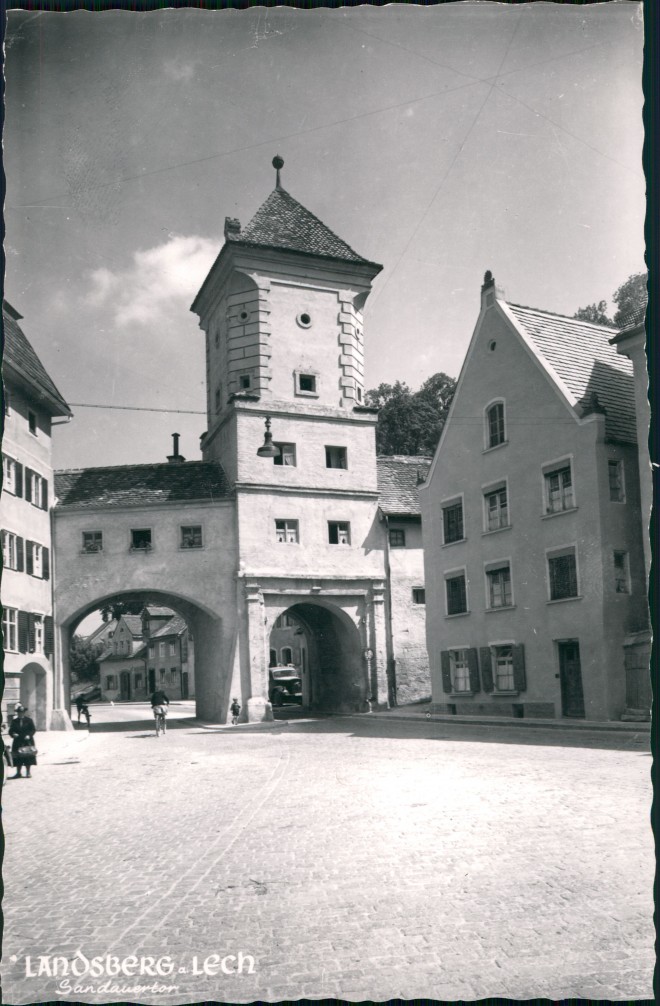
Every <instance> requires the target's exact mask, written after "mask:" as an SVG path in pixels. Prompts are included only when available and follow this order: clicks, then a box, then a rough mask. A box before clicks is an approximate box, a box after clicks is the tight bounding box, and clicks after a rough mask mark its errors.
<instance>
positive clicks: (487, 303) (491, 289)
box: [481, 269, 504, 310]
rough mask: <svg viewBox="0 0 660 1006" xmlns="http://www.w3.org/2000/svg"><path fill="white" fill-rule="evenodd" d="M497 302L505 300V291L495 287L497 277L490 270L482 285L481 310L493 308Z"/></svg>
mask: <svg viewBox="0 0 660 1006" xmlns="http://www.w3.org/2000/svg"><path fill="white" fill-rule="evenodd" d="M496 300H504V290H502V289H500V287H499V286H495V277H494V276H493V274H492V272H491V271H490V269H488V270H487V271H486V273H485V275H484V281H483V283H482V285H481V309H482V310H484V308H487V307H492V306H493V304H494V303H495V301H496Z"/></svg>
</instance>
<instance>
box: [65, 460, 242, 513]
mask: <svg viewBox="0 0 660 1006" xmlns="http://www.w3.org/2000/svg"><path fill="white" fill-rule="evenodd" d="M55 495H56V497H57V503H56V508H57V509H62V508H64V507H84V508H89V509H92V508H97V509H100V508H106V507H123V506H132V505H136V504H152V503H179V502H184V501H191V500H197V501H202V500H203V501H216V502H217V501H219V500H225V499H228V498H229V496H230V488H229V483H228V482H227V478H226V476H225V473H224V471H223V469H222V467H221V466H220V465H217V464H213V463H211V462H208V461H184V462H182V463H181V464H174V465H172V464H169V463H167V462H166V463H162V464H155V465H118V466H116V467H112V468H73V469H72V468H69V469H65V470H63V471H57V472H55Z"/></svg>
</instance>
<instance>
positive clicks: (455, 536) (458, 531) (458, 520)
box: [442, 503, 463, 545]
mask: <svg viewBox="0 0 660 1006" xmlns="http://www.w3.org/2000/svg"><path fill="white" fill-rule="evenodd" d="M442 516H443V521H444V533H445V544H446V545H448V544H449V542H452V541H461V540H462V538H463V504H462V503H453V504H452V505H451V506H446V507H444V509H443V511H442Z"/></svg>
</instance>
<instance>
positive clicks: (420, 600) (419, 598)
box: [412, 587, 426, 604]
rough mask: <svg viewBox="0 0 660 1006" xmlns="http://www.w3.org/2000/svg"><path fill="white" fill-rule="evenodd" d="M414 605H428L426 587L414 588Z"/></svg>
mask: <svg viewBox="0 0 660 1006" xmlns="http://www.w3.org/2000/svg"><path fill="white" fill-rule="evenodd" d="M412 599H413V604H426V591H425V589H424V587H413V590H412Z"/></svg>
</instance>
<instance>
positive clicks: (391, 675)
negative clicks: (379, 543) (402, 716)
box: [383, 514, 397, 706]
mask: <svg viewBox="0 0 660 1006" xmlns="http://www.w3.org/2000/svg"><path fill="white" fill-rule="evenodd" d="M383 520H384V521H385V550H384V552H385V583H386V586H387V589H386V591H385V648H386V650H387V691H388V693H389V694H388V696H387V700H388V704H389V705H390V706H396V704H397V701H396V659H395V656H394V637H393V633H392V572H391V568H390V519H389V517H388V516H387V514H383Z"/></svg>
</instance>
